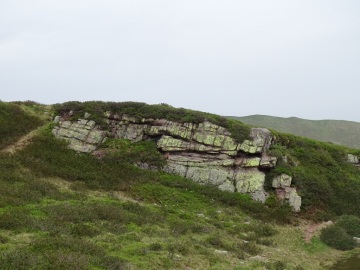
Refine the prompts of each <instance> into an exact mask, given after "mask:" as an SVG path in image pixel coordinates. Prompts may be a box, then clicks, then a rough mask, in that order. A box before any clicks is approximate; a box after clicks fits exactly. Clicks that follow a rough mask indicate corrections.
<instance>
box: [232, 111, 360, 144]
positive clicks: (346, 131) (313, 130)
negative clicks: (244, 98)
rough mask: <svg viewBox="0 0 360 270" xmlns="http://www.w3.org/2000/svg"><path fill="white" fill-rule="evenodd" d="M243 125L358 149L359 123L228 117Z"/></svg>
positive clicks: (268, 117)
mask: <svg viewBox="0 0 360 270" xmlns="http://www.w3.org/2000/svg"><path fill="white" fill-rule="evenodd" d="M230 118H234V119H237V120H240V121H242V122H244V123H247V124H250V125H254V126H260V127H267V128H271V129H274V130H277V131H280V132H285V133H291V134H294V135H298V136H302V137H307V138H312V139H315V140H319V141H325V142H332V143H335V144H341V145H345V146H348V147H351V148H357V149H360V141H359V135H360V123H357V122H351V121H341V120H319V121H316V120H305V119H300V118H296V117H290V118H281V117H273V116H266V115H250V116H244V117H230Z"/></svg>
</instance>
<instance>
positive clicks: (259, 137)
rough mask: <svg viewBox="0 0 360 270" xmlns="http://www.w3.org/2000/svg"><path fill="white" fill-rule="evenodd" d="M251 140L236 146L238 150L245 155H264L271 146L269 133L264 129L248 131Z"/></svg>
mask: <svg viewBox="0 0 360 270" xmlns="http://www.w3.org/2000/svg"><path fill="white" fill-rule="evenodd" d="M250 137H251V140H245V141H244V142H243V143H242V144H240V145H239V146H238V148H237V149H238V150H241V151H243V152H246V153H250V154H255V153H264V152H266V151H268V150H269V147H270V145H271V140H272V137H271V132H270V131H269V130H268V129H266V128H252V129H251V131H250Z"/></svg>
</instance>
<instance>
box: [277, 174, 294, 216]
mask: <svg viewBox="0 0 360 270" xmlns="http://www.w3.org/2000/svg"><path fill="white" fill-rule="evenodd" d="M291 181H292V177H291V176H290V175H287V174H284V173H283V174H281V175H278V176H276V177H274V179H273V181H272V187H273V188H275V189H276V195H277V197H278V198H279V199H280V200H283V201H287V202H288V203H289V205H290V206H291V207H292V208H293V210H294V211H295V212H299V211H300V207H301V197H300V196H299V195H298V194H297V192H296V188H294V187H290V186H291Z"/></svg>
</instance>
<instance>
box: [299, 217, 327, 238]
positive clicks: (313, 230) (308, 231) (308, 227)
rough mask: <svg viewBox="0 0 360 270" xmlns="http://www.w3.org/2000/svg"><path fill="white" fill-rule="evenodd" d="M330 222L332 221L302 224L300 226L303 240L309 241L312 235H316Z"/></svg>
mask: <svg viewBox="0 0 360 270" xmlns="http://www.w3.org/2000/svg"><path fill="white" fill-rule="evenodd" d="M331 224H333V223H332V221H326V222H325V221H324V222H320V223H308V224H303V225H302V226H301V228H302V231H303V233H304V240H305V242H307V243H310V241H311V238H313V236H315V235H318V234H319V233H320V231H321V230H322V229H324V228H326V227H328V226H330V225H331Z"/></svg>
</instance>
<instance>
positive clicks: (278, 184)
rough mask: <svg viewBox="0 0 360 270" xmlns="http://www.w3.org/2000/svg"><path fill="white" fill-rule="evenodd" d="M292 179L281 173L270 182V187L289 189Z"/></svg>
mask: <svg viewBox="0 0 360 270" xmlns="http://www.w3.org/2000/svg"><path fill="white" fill-rule="evenodd" d="M291 180H292V177H291V176H290V175H287V174H285V173H282V174H280V175H278V176H276V177H274V179H273V181H272V187H273V188H285V187H290V185H291Z"/></svg>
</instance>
